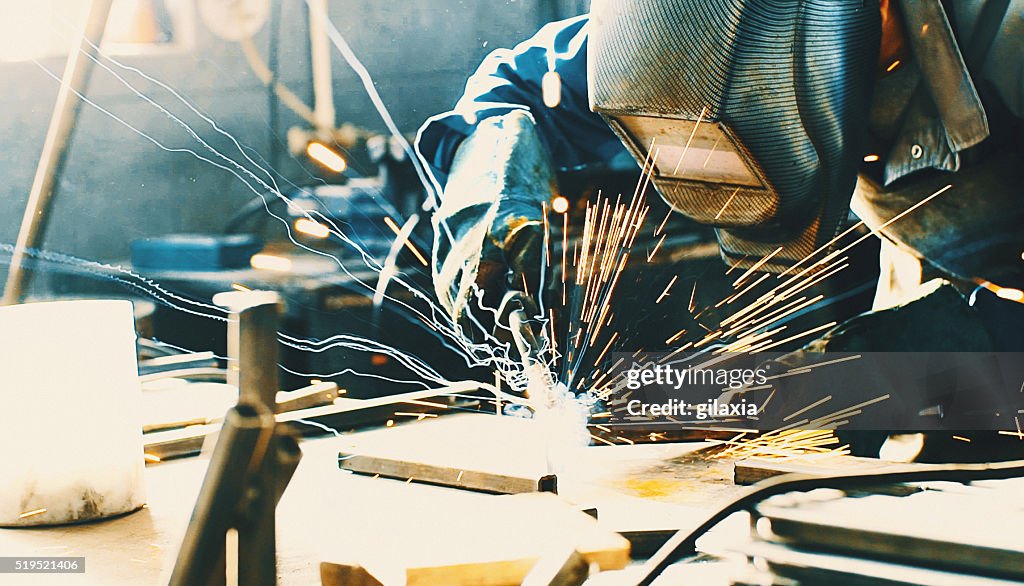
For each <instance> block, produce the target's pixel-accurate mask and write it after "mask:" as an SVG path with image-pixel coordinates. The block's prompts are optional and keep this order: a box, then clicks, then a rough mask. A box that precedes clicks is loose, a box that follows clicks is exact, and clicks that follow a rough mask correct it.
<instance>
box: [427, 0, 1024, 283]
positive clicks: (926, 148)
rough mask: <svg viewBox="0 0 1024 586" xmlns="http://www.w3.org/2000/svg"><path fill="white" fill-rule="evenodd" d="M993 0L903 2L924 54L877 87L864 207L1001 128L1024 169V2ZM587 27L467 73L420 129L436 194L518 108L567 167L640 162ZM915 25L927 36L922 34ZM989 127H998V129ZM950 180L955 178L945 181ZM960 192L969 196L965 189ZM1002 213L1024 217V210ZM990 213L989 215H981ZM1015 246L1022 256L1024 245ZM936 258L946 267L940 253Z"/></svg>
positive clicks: (944, 245)
mask: <svg viewBox="0 0 1024 586" xmlns="http://www.w3.org/2000/svg"><path fill="white" fill-rule="evenodd" d="M987 4H994V5H998V4H1000V3H999V2H996V1H995V0H989V1H988V2H981V1H973V0H970V1H968V0H965V1H955V0H949V1H947V2H941V3H940V2H939V0H904V1H903V2H901V7H902V11H903V14H904V20H905V23H906V30H907V32H908V37H909V39H910V44H911V47H912V49H913V52H914V55H916V56H917V57H916V58H914V59H912V60H910V62H908V63H903V64H900V66H899V67H898V68H896V69H895V71H893V72H892V73H891V74H890V75H887V76H885V77H884V78H883V79H880V80H879V82H878V83H877V84H876V88H875V99H874V103H873V104H872V108H871V121H870V129H871V137H872V138H871V142H870V149H871V150H870V151H869V152H870V153H877V154H878V155H879V160H878V162H875V163H871V164H868V163H866V164H865V171H866V172H865V173H863V174H862V177H865V178H868V179H870V180H869V181H862V182H861V184H862V186H868V185H874V191H873V192H872V193H873V194H874V198H872V197H869V196H863V195H862V196H861V199H862V200H865V201H867V203H864V201H861V205H862V206H863V207H866V208H869V209H870V208H872V207H873V206H874V204H875V203H877V201H878V199H877V197H878V194H879V193H881V194H883V195H884V194H885V193H886V192H887V191H888V190H890V189H893V190H896V191H898V188H900V187H901V186H906V185H907V184H908V182H909V181H911V179H910V178H911V177H913V176H914V175H915V174H917V172H923V171H927V170H929V169H931V170H938V171H947V172H952V171H958V170H962V169H963V168H964V167H965V166H968V165H970V164H971V159H972V157H971V154H972V151H975V152H981V151H984V149H979V148H978V145H979V144H982V143H987V142H991V141H986V139H987V138H989V136H990V134H996V130H998V133H999V134H1001V135H1003V139H1004V140H1003V142H1001V143H1000V148H1008V149H1009V150H1010V151H1011V152H1013V153H1016V154H1014V155H1012V156H1013V157H1015V159H1014V161H1011V163H1010V164H1009V167H1014V168H1016V169H1017V170H1016V171H1013V173H1020V172H1022V171H1020V169H1024V161H1021V159H1020V158H1019V153H1020V148H1021V142H1022V136H1021V134H1020V133H1021V129H1022V128H1024V127H1022V126H1021V120H1022V119H1024V0H1011V1H1010V2H1009V3H1008V7H1006V9H1005V14H1004V13H1003V11H1002V10H999V9H997V10H991V9H989V12H992V13H996V14H997V16H998V17H999V18H996V19H993V18H992V16H991V15H989V16H987V17H984V18H982V19H981V22H979V15H980V14H982V13H983V12H984V11H985V9H984V8H983V7H984V6H985V5H987ZM997 8H998V6H997ZM587 28H588V18H587V17H586V16H580V17H576V18H572V19H569V20H565V21H561V22H556V23H551V24H548V25H547V26H545V27H543V28H542V29H541V30H540V31H539V32H538V33H537V34H536V35H535V36H534V37H533V38H531V39H529V40H527V41H525V42H523V43H521V44H520V45H518V46H516V47H515V48H514V49H511V50H506V49H499V50H496V51H494V52H492V53H491V54H490V55H488V56H487V58H486V59H485V60H484V61H483V63H482V64H481V65H480V67H479V68H478V69H477V71H476V73H474V74H473V76H472V77H470V79H469V81H468V83H467V85H466V90H465V93H464V95H463V96H462V98H461V99H460V100H459V101H458V103H457V104H456V106H455V108H454V109H453V110H452V111H450V112H447V113H444V114H441V115H438V116H435V117H433V118H431V119H429V120H428V121H427V123H426V124H425V125H424V126H423V128H422V129H421V130H420V133H419V137H418V140H417V149H418V152H419V155H420V157H421V159H422V160H423V162H424V163H425V164H426V165H427V166H428V168H429V170H430V172H431V174H432V176H433V178H434V180H435V181H436V184H437V185H436V186H437V188H438V191H439V192H440V191H441V190H443V188H444V187H445V185H446V183H447V181H448V172H449V170H450V169H451V165H452V161H453V158H454V156H455V153H456V151H457V149H458V147H459V145H460V144H461V143H462V141H463V140H464V139H465V138H466V137H467V136H468V135H470V134H471V133H472V132H473V130H474V128H475V126H476V125H477V124H479V123H480V122H481V121H482V120H485V119H488V118H491V117H494V116H500V115H503V114H507V113H509V112H512V111H514V110H522V111H525V112H528V113H529V114H530V115H531V116H532V118H533V121H534V123H535V126H536V128H537V131H538V133H539V136H540V139H541V141H542V142H543V143H544V145H545V147H546V149H547V152H548V155H549V157H550V160H551V163H552V166H553V168H554V169H555V170H556V171H558V172H573V171H579V170H583V169H600V168H602V167H606V166H608V165H609V164H610V163H611V162H612V161H621V160H630V161H632V159H631V158H630V157H629V155H628V153H627V152H626V149H625V148H624V147H623V145H622V144H621V142H620V141H619V139H618V138H617V137H616V136H615V134H614V133H613V132H612V130H611V129H610V128H609V127H608V125H607V124H606V123H605V121H604V120H603V119H602V118H601V117H600V116H599V115H598V114H596V113H594V112H591V111H590V109H589V104H588V95H587V79H586V71H587V64H586V60H587ZM914 31H923V32H924V33H927V34H913V33H914ZM549 71H554V72H556V73H558V75H559V76H560V78H561V99H560V101H559V103H558V105H557V106H556V107H554V108H549V107H547V106H545V104H544V103H543V96H542V85H541V84H542V78H543V77H544V75H545V74H546V73H547V72H549ZM972 82H973V83H972ZM990 128H993V129H995V130H992V131H990ZM1007 134H1008V136H1007ZM972 147H973V148H972ZM990 150H991V149H990ZM865 154H867V153H865ZM974 158H984V157H983V156H981V155H978V156H975V157H974ZM633 164H635V163H633ZM940 175H941V174H940ZM989 175H991V173H989ZM1021 180H1022V183H1018V184H1017V185H1018V190H1017V192H1016V193H1014V194H1012V196H1013V198H1014V200H1015V201H1016V202H1018V203H1017V204H1016V206H1015V207H1016V210H1017V213H1018V214H1020V213H1022V210H1021V208H1024V206H1022V205H1020V203H1019V202H1021V201H1024V196H1022V195H1021V192H1020V191H1019V185H1021V184H1024V176H1022V177H1021ZM941 181H943V182H945V181H951V180H950V179H947V178H943V179H941ZM859 191H865V190H864V189H859ZM868 191H870V190H868ZM917 191H919V190H917ZM917 191H915V193H917ZM925 195H927V194H925ZM1004 195H1006V194H1004ZM549 196H550V193H545V190H544V189H538V190H537V197H538V198H543V199H545V200H546V199H547V198H548V197H549ZM957 197H960V198H963V197H967V195H966V194H965V193H959V194H958V195H957ZM971 197H974V195H973V194H971ZM856 199H857V198H855V202H856ZM446 203H447V204H448V205H447V206H444V208H446V209H445V210H443V211H442V213H441V214H440V216H441V217H439V218H435V221H436V222H438V221H441V222H443V221H445V220H446V217H449V216H452V215H453V210H457V209H458V208H459V206H458V202H446ZM983 209H986V210H987V211H986V213H989V214H991V213H996V212H993V211H992V210H988V209H987V208H985V207H984V206H983ZM858 213H860V210H858ZM863 215H864V214H862V216H863ZM1011 216H1013V215H1012V214H1011ZM888 217H891V215H889V216H888ZM882 219H887V218H882ZM1002 220H1003V221H1004V222H1007V221H1009V222H1015V221H1017V220H1021V221H1024V215H1022V216H1013V217H1011V218H1002ZM945 221H946V222H947V223H956V222H964V221H965V219H964V218H963V217H959V218H946V219H945ZM986 221H987V220H986V219H985V218H981V219H979V221H978V222H977V223H978V224H979V225H980V224H984V223H986ZM930 222H931V225H930V226H926V227H925V228H926V229H925V231H926V232H929V231H930V232H929V233H934V230H935V227H934V223H935V222H934V219H933V220H931V221H930ZM868 223H869V225H870V224H871V222H870V221H869V222H868ZM901 224H904V225H906V224H908V223H907V222H901ZM1021 225H1024V224H1017V227H1018V228H1017V231H1018V232H1021V230H1020V228H1019V227H1020V226H1021ZM973 230H974V228H970V229H968V230H966V231H965V232H964V234H961V235H959V236H955V235H951V234H950V233H949V231H940V232H941V237H942V238H943V240H942V241H941V242H937V243H936V242H933V243H932V244H933V245H934V246H933V248H936V249H938V250H937V251H936V252H934V253H933V252H931V251H924V252H923V254H922V256H925V257H927V258H931V256H932V255H933V254H934V255H936V256H941V255H942V254H943V251H948V250H951V249H953V248H957V245H958V244H959V242H956V240H957V238H963V239H970V238H973V236H972V235H971V234H972V231H973ZM950 238H953V241H950ZM896 239H897V240H899V237H898V236H897V237H896ZM925 239H926V240H927V236H926V237H925ZM926 244H927V243H926ZM913 246H914V244H913V243H911V247H913ZM439 248H440V250H435V255H437V254H438V252H440V254H441V256H443V253H444V248H445V245H444V244H441V245H440V246H439ZM1017 250H1018V252H1017V254H1018V255H1019V254H1020V253H1019V250H1020V249H1019V248H1018V249H1017ZM940 260H942V259H940ZM957 260H962V259H952V260H951V261H950V262H951V263H953V264H955V262H954V261H957ZM1018 262H1019V258H1018ZM938 264H939V265H940V266H942V262H939V263H938ZM950 269H951V272H953V273H956V272H969V271H973V270H975V269H974V268H973V267H968V268H964V269H959V270H958V269H957V267H950ZM975 274H977V273H975ZM967 276H974V275H967Z"/></svg>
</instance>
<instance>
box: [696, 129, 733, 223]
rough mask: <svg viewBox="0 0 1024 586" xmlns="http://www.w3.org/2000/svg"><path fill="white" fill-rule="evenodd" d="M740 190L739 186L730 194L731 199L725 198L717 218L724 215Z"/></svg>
mask: <svg viewBox="0 0 1024 586" xmlns="http://www.w3.org/2000/svg"><path fill="white" fill-rule="evenodd" d="M715 144H718V143H715ZM708 158H711V155H708ZM704 164H705V165H706V164H707V162H705V163H704ZM739 192H740V188H739V187H737V188H736V191H734V192H732V195H730V196H729V199H727V200H725V205H723V206H722V209H720V210H718V213H717V214H715V219H716V220H717V219H718V218H721V217H722V214H723V213H725V208H727V207H729V204H731V203H732V200H733V199H735V198H736V194H737V193H739Z"/></svg>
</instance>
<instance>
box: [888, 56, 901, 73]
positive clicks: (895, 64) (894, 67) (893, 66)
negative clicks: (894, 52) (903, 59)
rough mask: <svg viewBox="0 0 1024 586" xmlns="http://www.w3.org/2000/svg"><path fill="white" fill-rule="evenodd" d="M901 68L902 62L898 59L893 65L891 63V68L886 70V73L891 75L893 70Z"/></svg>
mask: <svg viewBox="0 0 1024 586" xmlns="http://www.w3.org/2000/svg"><path fill="white" fill-rule="evenodd" d="M899 66H900V60H899V59H897V60H895V61H893V62H892V63H890V64H889V66H888V67H886V68H885V72H886V73H890V72H891V71H892V70H893V69H896V68H897V67H899Z"/></svg>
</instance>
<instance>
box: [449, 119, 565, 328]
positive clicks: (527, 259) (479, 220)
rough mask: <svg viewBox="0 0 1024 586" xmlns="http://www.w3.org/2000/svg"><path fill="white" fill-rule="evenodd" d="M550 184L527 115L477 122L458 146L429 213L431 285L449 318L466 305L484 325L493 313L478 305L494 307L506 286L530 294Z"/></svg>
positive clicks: (535, 285)
mask: <svg viewBox="0 0 1024 586" xmlns="http://www.w3.org/2000/svg"><path fill="white" fill-rule="evenodd" d="M553 184H554V174H553V172H552V170H551V163H550V160H549V156H548V153H547V150H546V149H545V147H544V145H543V144H542V143H541V141H540V137H539V136H538V133H537V130H536V128H535V126H534V121H533V117H532V116H531V115H530V113H529V112H526V111H524V110H514V111H512V112H509V113H507V114H504V115H501V116H495V117H492V118H488V119H486V120H483V121H481V122H480V123H479V124H478V125H477V126H476V128H475V129H474V130H473V132H472V133H471V134H470V135H469V136H468V137H467V138H466V139H465V140H464V141H463V142H462V144H461V145H460V146H459V148H458V150H457V151H456V154H455V157H454V160H453V162H452V167H451V172H450V173H449V175H448V182H447V185H446V186H445V189H444V197H443V198H442V203H441V206H440V208H439V209H438V210H437V211H436V212H435V214H434V216H433V222H434V234H435V237H434V238H435V241H434V253H433V257H434V258H433V272H434V288H435V291H436V293H437V296H438V299H439V300H440V301H441V303H442V304H443V305H444V306H445V308H446V309H447V310H448V311H449V313H450V314H451V315H452V316H453V317H454V318H456V319H459V318H461V317H463V316H464V315H465V313H466V311H467V310H469V311H472V312H473V315H474V316H477V317H478V318H480V319H481V321H482V322H483V323H484V324H485V326H486V325H487V324H489V322H490V320H491V319H492V318H493V316H492V315H487V314H488V313H489V312H487V311H486V310H484V311H480V310H479V307H478V305H479V304H480V303H482V304H483V305H485V306H487V307H490V308H493V309H497V308H498V306H499V305H500V303H501V300H502V298H503V297H504V295H505V293H507V292H508V291H509V290H518V291H523V292H525V293H527V294H528V295H529V296H531V297H532V296H536V294H537V293H538V291H539V287H540V278H541V271H542V268H543V258H542V255H543V206H544V203H545V202H547V201H549V200H550V198H551V194H552V189H553ZM481 293H482V295H483V296H482V299H481V298H479V297H478V295H479V294H481Z"/></svg>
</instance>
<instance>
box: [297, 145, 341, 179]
mask: <svg viewBox="0 0 1024 586" xmlns="http://www.w3.org/2000/svg"><path fill="white" fill-rule="evenodd" d="M306 154H307V155H309V158H311V159H313V160H314V161H316V162H317V163H320V164H321V165H323V166H324V167H327V168H328V169H330V170H331V171H334V172H335V173H341V172H343V171H345V169H347V168H348V163H346V162H345V159H343V158H342V156H341V155H339V154H338V153H336V152H334V151H332V150H331V149H329V148H327V146H326V145H323V144H321V143H319V142H311V143H309V144H308V145H306Z"/></svg>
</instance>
